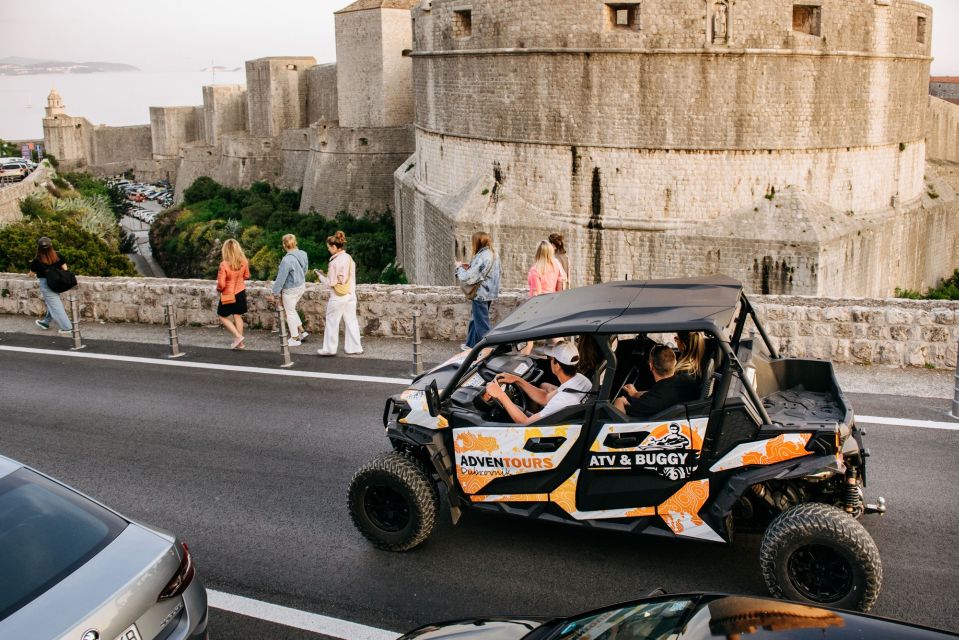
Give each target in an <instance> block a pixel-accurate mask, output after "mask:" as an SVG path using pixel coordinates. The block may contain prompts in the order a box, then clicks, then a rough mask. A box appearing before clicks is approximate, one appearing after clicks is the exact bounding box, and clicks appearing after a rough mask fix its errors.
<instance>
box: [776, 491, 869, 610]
mask: <svg viewBox="0 0 959 640" xmlns="http://www.w3.org/2000/svg"><path fill="white" fill-rule="evenodd" d="M759 563H760V566H761V567H762V573H763V579H764V580H765V581H766V586H767V587H768V588H769V592H770V593H771V594H772V595H774V596H776V597H777V598H788V599H790V600H799V601H801V602H811V603H814V604H817V605H828V606H831V607H838V608H840V609H854V610H858V611H869V609H871V608H872V606H873V604H874V603H875V602H876V598H877V597H879V590H880V588H881V587H882V562H881V561H880V559H879V549H878V548H877V547H876V543H875V542H874V541H873V539H872V537H871V536H870V535H869V533H868V532H867V531H866V529H865V528H864V527H863V526H862V525H861V524H860V523H859V522H857V521H856V520H855V519H854V518H853V517H852V516H850V515H849V514H847V513H846V512H844V511H842V510H841V509H838V508H836V507H833V506H830V505H826V504H820V503H815V502H810V503H805V504H800V505H797V506H795V507H793V508H791V509H788V510H786V511H784V512H783V513H781V514H780V515H779V516H778V517H777V518H776V519H775V520H773V521H772V523H771V524H770V525H769V528H768V529H766V533H765V535H764V536H763V541H762V545H761V547H760V552H759Z"/></svg>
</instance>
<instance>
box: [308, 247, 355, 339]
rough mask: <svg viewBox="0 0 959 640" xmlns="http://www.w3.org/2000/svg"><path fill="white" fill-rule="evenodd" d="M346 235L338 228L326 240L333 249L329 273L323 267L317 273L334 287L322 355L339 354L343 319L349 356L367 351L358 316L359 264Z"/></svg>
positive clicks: (331, 249)
mask: <svg viewBox="0 0 959 640" xmlns="http://www.w3.org/2000/svg"><path fill="white" fill-rule="evenodd" d="M345 247H346V234H345V233H343V232H342V231H337V232H336V233H335V234H333V235H332V236H330V237H328V238H327V239H326V248H327V249H329V251H330V268H329V275H326V274H324V273H323V272H322V271H320V270H319V269H317V270H316V275H317V276H319V278H320V282H322V283H323V284H326V285H329V286H330V299H329V301H328V302H327V303H326V330H325V331H324V332H323V347H322V348H321V349H317V351H316V352H317V353H318V354H319V355H321V356H335V355H336V349H337V347H338V345H339V341H340V320H342V321H343V322H344V324H345V325H346V330H345V331H344V333H345V338H346V344H345V345H344V349H343V350H344V351H345V352H346V353H347V354H348V355H355V354H360V353H363V345H361V344H360V323H359V321H358V320H357V319H356V263H355V262H353V258H351V257H350V254H348V253H347V252H346V249H345Z"/></svg>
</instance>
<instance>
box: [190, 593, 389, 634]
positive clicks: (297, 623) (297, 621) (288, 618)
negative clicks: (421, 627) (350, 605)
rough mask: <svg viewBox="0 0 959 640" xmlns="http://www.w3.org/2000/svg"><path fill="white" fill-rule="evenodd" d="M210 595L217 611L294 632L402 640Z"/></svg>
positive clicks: (223, 595) (304, 614)
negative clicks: (290, 628)
mask: <svg viewBox="0 0 959 640" xmlns="http://www.w3.org/2000/svg"><path fill="white" fill-rule="evenodd" d="M206 595H207V599H208V601H209V603H210V606H211V607H213V608H215V609H222V610H223V611H229V612H230V613H238V614H240V615H242V616H247V617H250V618H257V619H259V620H266V621H267V622H273V623H275V624H281V625H283V626H286V627H292V628H294V629H302V630H303V631H312V632H313V633H319V634H322V635H325V636H330V637H333V638H340V639H341V640H396V638H399V637H400V634H398V633H394V632H392V631H387V630H385V629H377V628H376V627H367V626H365V625H362V624H357V623H355V622H349V621H348V620H340V619H338V618H330V617H328V616H323V615H320V614H318V613H310V612H308V611H300V610H299V609H291V608H290V607H283V606H280V605H278V604H271V603H269V602H263V601H262V600H253V599H252V598H244V597H243V596H235V595H233V594H232V593H224V592H222V591H214V590H213V589H207V590H206Z"/></svg>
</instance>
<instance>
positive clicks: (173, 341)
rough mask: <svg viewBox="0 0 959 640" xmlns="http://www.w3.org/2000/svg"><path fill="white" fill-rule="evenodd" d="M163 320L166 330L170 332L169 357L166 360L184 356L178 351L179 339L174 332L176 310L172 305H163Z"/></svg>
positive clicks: (169, 303)
mask: <svg viewBox="0 0 959 640" xmlns="http://www.w3.org/2000/svg"><path fill="white" fill-rule="evenodd" d="M163 318H164V320H166V323H167V329H168V331H169V332H170V355H169V356H167V357H168V358H180V357H182V356H185V355H186V354H185V353H183V352H182V351H180V338H179V336H177V332H176V309H174V308H173V303H171V302H168V303H166V304H165V305H163Z"/></svg>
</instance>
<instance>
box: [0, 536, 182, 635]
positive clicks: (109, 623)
mask: <svg viewBox="0 0 959 640" xmlns="http://www.w3.org/2000/svg"><path fill="white" fill-rule="evenodd" d="M179 565H180V558H179V556H178V554H177V552H176V550H175V548H174V546H173V544H172V543H171V541H170V540H168V539H165V538H164V537H162V536H161V535H159V534H158V533H155V532H153V531H151V530H149V529H147V528H145V527H142V526H140V525H138V524H133V523H131V524H130V525H129V526H127V528H126V529H124V530H123V532H122V533H121V534H120V535H119V536H117V538H116V539H115V540H113V542H111V543H110V544H109V545H107V547H106V548H104V549H103V550H102V551H101V552H100V553H98V554H97V555H95V556H94V557H93V558H91V559H90V560H89V561H88V562H86V564H84V565H83V566H81V567H80V568H79V569H77V570H76V571H74V572H73V573H72V574H70V575H69V576H67V577H66V578H64V579H63V580H62V581H60V582H59V583H58V584H56V585H55V586H53V587H52V588H51V589H49V590H48V591H47V592H46V593H44V594H43V595H41V596H40V597H39V598H37V599H36V600H34V601H33V602H31V603H29V604H28V605H26V606H25V607H23V608H22V609H20V610H19V611H17V612H16V613H14V614H12V615H11V616H10V617H8V618H7V619H6V620H4V621H2V622H0V638H51V639H53V638H57V639H60V638H62V639H63V640H80V638H81V637H82V636H83V634H84V633H85V632H86V631H88V630H90V629H95V630H97V632H98V633H99V635H100V638H102V639H103V640H113V639H114V638H116V637H117V636H119V635H120V633H122V632H123V630H124V629H126V628H127V627H129V626H130V625H131V624H133V623H134V622H137V621H138V620H139V619H140V618H141V616H143V615H144V614H145V613H147V612H148V611H149V610H150V609H151V608H153V607H154V606H156V605H157V596H158V595H159V594H160V591H162V590H163V588H164V587H165V586H166V585H167V583H168V582H169V581H170V578H172V577H173V574H174V573H175V572H176V570H177V568H178V567H179ZM178 604H179V599H178V598H173V599H172V601H170V602H168V603H165V605H164V606H163V607H161V608H160V609H161V610H160V611H157V612H150V614H151V615H150V616H149V618H150V619H152V618H154V617H157V616H159V618H160V619H161V620H162V619H164V617H165V615H166V614H165V612H164V611H165V609H166V608H167V606H168V608H169V609H170V611H173V610H174V608H175V607H177V606H178ZM148 633H149V630H148V629H141V634H142V635H143V636H144V637H151V638H152V637H153V635H148Z"/></svg>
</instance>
